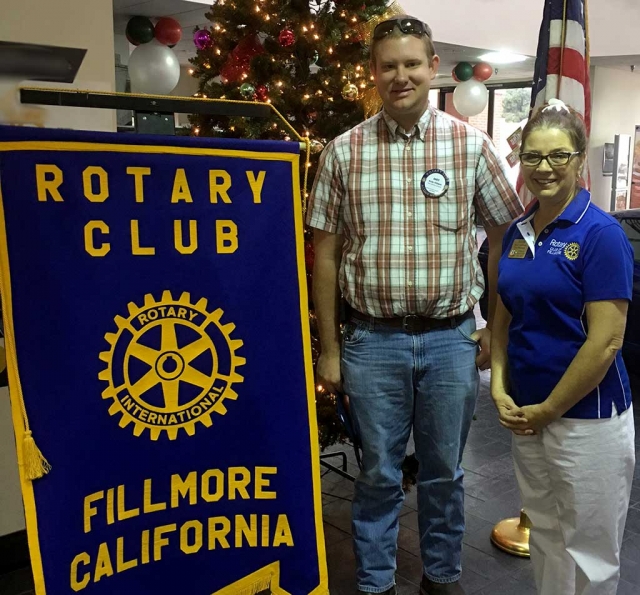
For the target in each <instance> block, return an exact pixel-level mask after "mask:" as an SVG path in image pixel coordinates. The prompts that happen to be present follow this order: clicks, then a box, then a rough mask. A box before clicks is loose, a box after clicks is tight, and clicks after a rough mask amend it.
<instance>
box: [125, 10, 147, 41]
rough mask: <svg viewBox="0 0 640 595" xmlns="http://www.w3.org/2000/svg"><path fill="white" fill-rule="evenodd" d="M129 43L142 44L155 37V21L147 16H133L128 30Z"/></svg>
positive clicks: (128, 24)
mask: <svg viewBox="0 0 640 595" xmlns="http://www.w3.org/2000/svg"><path fill="white" fill-rule="evenodd" d="M126 35H127V39H128V40H129V43H132V44H133V45H140V44H142V43H149V42H150V41H151V40H152V39H153V35H154V32H153V23H152V22H151V21H150V20H149V19H148V18H147V17H131V18H130V19H129V22H128V23H127V31H126Z"/></svg>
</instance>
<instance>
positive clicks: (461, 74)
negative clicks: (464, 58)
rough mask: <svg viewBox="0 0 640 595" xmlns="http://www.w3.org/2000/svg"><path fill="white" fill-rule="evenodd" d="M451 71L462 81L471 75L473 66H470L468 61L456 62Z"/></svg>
mask: <svg viewBox="0 0 640 595" xmlns="http://www.w3.org/2000/svg"><path fill="white" fill-rule="evenodd" d="M453 71H454V72H455V73H456V76H457V77H458V78H459V79H460V81H461V82H463V83H464V82H465V81H468V80H469V79H470V78H471V77H472V76H473V66H471V64H469V62H458V65H457V66H456V67H455V68H454V69H453Z"/></svg>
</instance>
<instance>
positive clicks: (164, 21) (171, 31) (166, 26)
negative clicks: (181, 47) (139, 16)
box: [154, 17, 182, 45]
mask: <svg viewBox="0 0 640 595" xmlns="http://www.w3.org/2000/svg"><path fill="white" fill-rule="evenodd" d="M154 32H155V35H156V39H157V40H158V41H159V42H160V43H161V44H163V45H175V44H176V43H178V42H179V41H180V39H181V38H182V27H181V26H180V23H178V21H176V20H175V19H172V18H170V17H162V18H161V19H160V20H159V21H158V22H157V23H156V26H155V28H154Z"/></svg>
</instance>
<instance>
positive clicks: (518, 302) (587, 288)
mask: <svg viewBox="0 0 640 595" xmlns="http://www.w3.org/2000/svg"><path fill="white" fill-rule="evenodd" d="M536 208H537V206H536V207H534V208H533V210H532V211H530V212H528V213H526V214H525V215H524V216H523V217H521V218H520V219H518V220H517V221H515V222H514V223H513V224H512V225H511V227H510V228H509V229H508V230H507V232H506V234H505V237H504V242H503V252H502V257H501V259H500V266H499V273H498V293H499V294H500V297H501V298H502V301H503V303H504V305H505V307H506V308H507V310H508V311H509V313H510V314H511V316H512V321H511V325H510V326H509V347H508V357H509V373H510V380H511V396H512V398H513V399H514V401H515V402H516V404H517V405H518V406H520V407H522V406H525V405H534V404H538V403H542V402H543V401H545V400H546V399H547V397H548V396H549V394H550V393H551V391H552V390H553V389H554V388H555V386H556V385H557V384H558V382H559V381H560V379H561V378H562V376H563V375H564V373H565V372H566V370H567V368H568V367H569V365H570V364H571V362H572V361H573V359H574V357H575V356H576V354H577V353H578V351H579V349H580V348H581V347H582V345H583V344H584V341H585V339H586V337H587V317H586V311H585V304H586V303H587V302H597V301H603V300H616V299H626V300H631V295H632V285H633V251H632V248H631V245H630V243H629V241H628V239H627V237H626V236H625V234H624V231H623V230H622V228H621V227H620V225H619V223H618V222H617V221H616V220H615V219H614V218H613V217H611V216H610V215H608V214H607V213H605V212H604V211H602V210H601V209H599V208H598V207H596V206H595V205H593V204H592V203H591V195H590V194H589V192H588V191H586V190H582V191H581V192H580V193H579V194H578V195H577V196H576V197H575V198H574V199H573V201H572V202H571V203H570V204H569V206H568V207H567V208H566V209H565V210H564V212H563V213H562V214H561V215H560V216H559V217H558V218H557V219H556V220H555V221H553V223H551V224H549V225H548V226H547V228H546V229H544V230H542V232H541V233H540V236H539V237H538V238H535V233H534V231H533V224H532V219H533V215H534V214H535V211H536ZM630 405H631V389H630V387H629V377H628V375H627V371H626V369H625V367H624V363H623V361H622V355H621V354H620V352H618V353H617V355H616V358H615V361H614V362H613V364H612V365H611V367H610V368H609V370H608V372H607V374H606V376H605V377H604V380H603V381H602V382H601V383H600V385H599V386H597V387H596V389H595V390H593V391H592V392H591V393H589V394H588V395H586V396H585V397H584V398H583V399H582V400H581V401H579V402H578V403H577V404H576V405H575V406H574V407H572V408H571V409H570V410H569V411H567V413H566V414H565V415H564V417H571V418H581V419H598V418H608V417H611V416H612V415H613V413H614V412H616V411H617V412H618V413H622V412H623V411H626V409H627V408H628V407H629V406H630Z"/></svg>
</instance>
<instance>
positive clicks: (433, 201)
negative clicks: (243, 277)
mask: <svg viewBox="0 0 640 595" xmlns="http://www.w3.org/2000/svg"><path fill="white" fill-rule="evenodd" d="M438 65H439V58H438V56H437V55H436V54H435V50H434V47H433V42H432V36H431V30H430V29H429V27H428V26H427V25H426V24H424V23H422V22H421V21H420V20H418V19H415V18H412V17H406V16H405V17H399V18H395V19H391V20H389V21H385V22H382V23H380V24H379V25H378V26H377V27H376V28H375V30H374V33H373V39H372V43H371V71H372V73H373V75H374V78H375V82H376V87H377V90H378V93H379V94H380V97H381V98H382V101H383V105H384V110H383V111H382V112H381V113H379V114H377V115H376V116H374V117H373V118H371V119H369V120H367V121H366V122H363V123H362V124H359V125H358V126H356V127H355V128H353V129H352V130H350V131H348V132H346V133H345V134H343V135H341V136H339V137H338V138H336V139H334V140H333V141H332V142H331V143H329V144H328V145H327V148H326V150H325V151H324V153H323V155H322V158H321V161H320V169H319V172H318V175H317V178H316V181H315V184H314V188H313V190H312V193H311V198H310V203H309V209H308V214H307V223H308V224H309V225H310V226H311V227H313V228H315V253H316V256H315V267H314V279H313V286H314V305H315V309H316V314H317V317H318V325H319V332H320V341H321V347H322V350H321V351H322V352H321V355H320V357H319V359H318V365H317V376H318V381H319V382H320V383H322V384H323V385H324V386H325V387H326V388H327V389H328V390H330V391H335V392H338V391H344V393H345V394H346V395H348V396H349V400H350V401H349V402H350V408H351V413H352V415H353V418H354V423H355V426H356V429H357V431H358V433H359V435H360V437H361V439H362V444H363V470H362V472H361V474H360V476H359V477H358V479H357V481H356V485H355V493H354V499H353V510H352V516H353V537H354V548H355V553H356V559H357V582H358V588H359V589H360V591H363V592H367V593H388V594H390V595H392V594H394V593H395V586H394V585H395V579H394V574H395V568H396V560H395V557H396V550H397V536H398V514H399V512H400V509H401V507H402V503H403V499H404V493H403V491H402V487H401V482H402V471H401V464H402V461H403V459H404V456H405V452H406V446H407V441H408V439H409V435H410V432H411V429H412V428H413V432H414V439H415V443H416V456H417V458H418V461H419V466H420V468H419V474H418V485H417V490H418V508H419V510H418V518H419V531H420V549H421V555H422V561H423V571H424V576H423V579H422V583H421V587H420V592H421V593H422V595H433V594H440V593H448V594H449V593H453V594H456V593H463V590H462V588H461V587H460V586H459V583H458V580H459V578H460V574H461V565H460V554H461V548H462V537H463V533H464V492H463V487H462V476H463V471H462V468H461V467H460V461H461V459H462V451H463V448H464V444H465V441H466V438H467V434H468V431H469V425H470V422H471V417H472V415H473V411H474V406H475V401H476V396H477V391H478V372H477V368H476V366H479V367H480V368H482V369H485V368H487V367H488V365H489V363H488V362H489V340H490V331H489V328H490V327H491V317H490V320H489V324H488V327H489V328H487V329H483V330H479V331H476V330H475V319H474V316H473V313H472V310H473V306H474V304H475V303H476V302H477V301H478V299H479V298H480V296H481V295H482V292H483V280H482V272H481V270H480V266H479V263H478V260H477V245H476V230H475V224H474V220H475V215H476V213H477V214H479V216H480V217H481V219H482V220H483V222H484V224H485V227H486V228H487V234H488V236H489V241H490V256H489V262H490V264H489V290H490V292H491V294H490V296H491V304H492V305H493V302H494V301H495V300H494V299H493V298H494V296H495V286H496V274H497V273H496V271H497V261H498V259H499V256H500V251H501V239H502V236H503V234H504V231H505V229H506V227H507V226H508V224H509V222H510V221H512V220H513V219H514V218H516V217H517V216H518V215H520V213H521V212H522V206H521V205H520V202H519V201H518V198H517V196H516V194H515V192H514V191H513V189H512V188H511V186H510V185H509V183H508V181H507V179H506V176H505V172H504V170H503V166H502V164H501V162H500V160H499V158H498V156H497V153H496V150H495V147H493V145H492V144H491V142H490V141H489V140H488V138H487V137H486V136H485V135H484V134H482V133H481V132H479V131H478V130H476V129H475V128H472V127H470V126H468V125H467V124H464V123H462V122H460V121H458V120H455V119H453V118H451V117H449V116H447V115H446V114H443V113H442V112H439V111H438V110H436V109H434V108H432V107H430V106H429V89H430V83H431V81H432V80H433V79H434V78H435V76H436V73H437V71H438ZM341 292H342V295H343V297H344V299H345V300H346V301H347V303H348V305H349V306H350V318H349V320H348V321H347V323H346V325H345V328H344V335H343V339H342V340H343V349H342V357H341V346H340V324H339V314H338V313H339V302H340V293H341ZM492 309H493V308H492V307H491V310H492Z"/></svg>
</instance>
